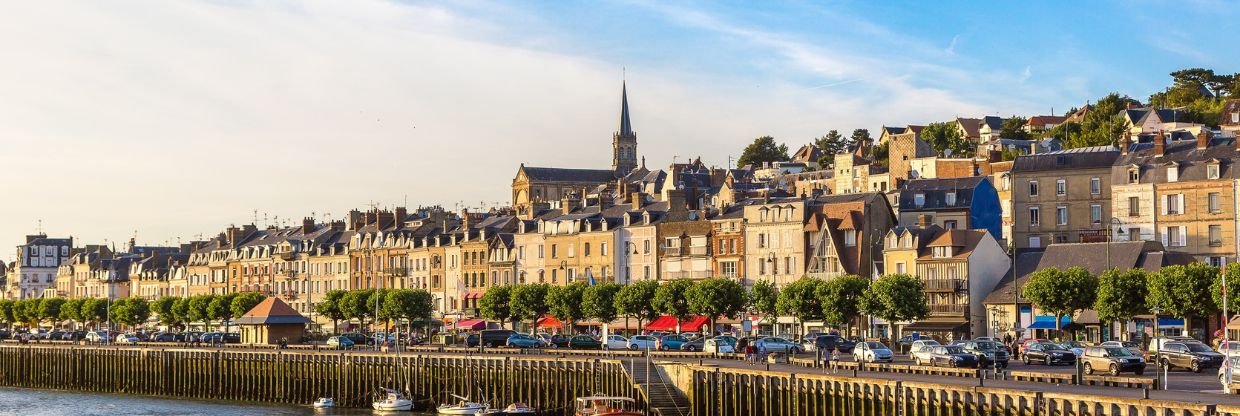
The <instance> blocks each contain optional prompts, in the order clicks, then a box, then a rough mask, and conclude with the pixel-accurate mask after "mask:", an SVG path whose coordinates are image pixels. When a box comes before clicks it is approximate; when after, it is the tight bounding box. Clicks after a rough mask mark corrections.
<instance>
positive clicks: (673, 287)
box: [654, 279, 693, 321]
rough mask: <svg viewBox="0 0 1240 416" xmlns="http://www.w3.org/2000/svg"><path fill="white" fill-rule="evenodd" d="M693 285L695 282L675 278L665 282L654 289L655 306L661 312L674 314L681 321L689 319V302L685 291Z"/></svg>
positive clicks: (669, 314)
mask: <svg viewBox="0 0 1240 416" xmlns="http://www.w3.org/2000/svg"><path fill="white" fill-rule="evenodd" d="M690 286H693V282H691V281H689V280H685V279H675V280H669V281H667V282H664V283H663V284H661V285H659V288H658V289H655V291H654V308H655V310H658V311H659V313H662V314H664V315H668V316H672V317H674V318H676V319H677V320H679V321H684V320H688V319H689V316H690V315H691V314H690V313H689V302H688V300H687V299H685V291H686V290H688V289H689V287H690Z"/></svg>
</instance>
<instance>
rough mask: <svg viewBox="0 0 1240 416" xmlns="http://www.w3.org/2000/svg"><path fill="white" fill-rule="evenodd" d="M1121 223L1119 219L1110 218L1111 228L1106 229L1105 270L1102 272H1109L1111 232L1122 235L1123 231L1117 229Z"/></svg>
mask: <svg viewBox="0 0 1240 416" xmlns="http://www.w3.org/2000/svg"><path fill="white" fill-rule="evenodd" d="M1123 223H1124V222H1123V221H1120V220H1119V218H1115V217H1111V227H1110V228H1108V229H1107V268H1106V269H1105V270H1103V272H1105V271H1107V270H1111V240H1112V238H1111V230H1112V229H1113V230H1115V233H1116V234H1119V235H1124V229H1122V228H1119V227H1117V226H1118V225H1122V224H1123Z"/></svg>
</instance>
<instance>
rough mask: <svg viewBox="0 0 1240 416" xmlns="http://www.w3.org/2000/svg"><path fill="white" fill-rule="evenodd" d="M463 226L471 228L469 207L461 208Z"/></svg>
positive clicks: (463, 227) (466, 228) (467, 228)
mask: <svg viewBox="0 0 1240 416" xmlns="http://www.w3.org/2000/svg"><path fill="white" fill-rule="evenodd" d="M461 228H462V229H465V230H466V232H468V230H469V208H461Z"/></svg>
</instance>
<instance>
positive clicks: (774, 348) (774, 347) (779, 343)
mask: <svg viewBox="0 0 1240 416" xmlns="http://www.w3.org/2000/svg"><path fill="white" fill-rule="evenodd" d="M754 346H755V347H757V348H758V349H759V350H762V349H765V350H766V352H768V353H771V352H782V353H785V354H797V353H800V352H802V351H804V349H802V348H801V344H797V343H795V342H792V341H789V340H786V339H783V338H779V337H766V338H762V339H760V340H758V341H757V342H754Z"/></svg>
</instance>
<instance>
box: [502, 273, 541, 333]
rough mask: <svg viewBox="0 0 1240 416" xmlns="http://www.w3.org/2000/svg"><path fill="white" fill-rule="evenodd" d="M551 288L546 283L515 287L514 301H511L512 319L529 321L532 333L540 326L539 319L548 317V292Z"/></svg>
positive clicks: (513, 291) (513, 290) (513, 292)
mask: <svg viewBox="0 0 1240 416" xmlns="http://www.w3.org/2000/svg"><path fill="white" fill-rule="evenodd" d="M550 288H551V286H550V285H548V284H546V283H531V284H524V285H517V286H516V287H514V288H513V289H512V299H511V300H509V309H510V310H511V311H512V319H516V320H525V319H528V320H529V321H530V331H534V330H535V328H536V327H537V326H538V325H537V324H538V318H541V317H542V316H543V315H546V314H547V311H548V310H549V306H548V305H547V292H548V291H549V290H550Z"/></svg>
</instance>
